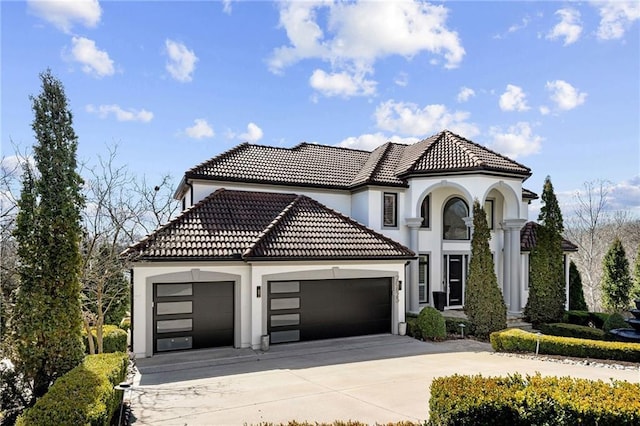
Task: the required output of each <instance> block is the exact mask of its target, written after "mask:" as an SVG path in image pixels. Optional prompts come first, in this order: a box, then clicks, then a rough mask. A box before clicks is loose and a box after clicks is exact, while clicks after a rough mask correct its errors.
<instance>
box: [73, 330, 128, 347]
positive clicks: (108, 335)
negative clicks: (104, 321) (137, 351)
mask: <svg viewBox="0 0 640 426" xmlns="http://www.w3.org/2000/svg"><path fill="white" fill-rule="evenodd" d="M91 333H92V334H93V343H94V348H96V351H97V349H98V343H97V342H98V341H97V340H96V330H95V328H92V329H91ZM82 341H83V342H84V347H85V353H87V354H88V353H89V342H88V340H87V333H86V331H84V330H83V331H82ZM126 351H127V332H126V331H125V330H123V329H122V328H120V327H118V326H117V325H103V326H102V352H103V353H111V352H126Z"/></svg>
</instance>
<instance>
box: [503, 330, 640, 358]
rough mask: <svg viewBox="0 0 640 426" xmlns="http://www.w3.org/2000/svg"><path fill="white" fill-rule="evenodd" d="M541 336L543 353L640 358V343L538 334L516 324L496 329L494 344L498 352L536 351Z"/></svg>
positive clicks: (541, 350) (583, 356) (580, 356)
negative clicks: (512, 326) (520, 328)
mask: <svg viewBox="0 0 640 426" xmlns="http://www.w3.org/2000/svg"><path fill="white" fill-rule="evenodd" d="M538 338H539V339H540V348H539V353H541V354H548V355H563V356H572V357H579V358H598V359H610V360H616V361H630V362H640V343H626V342H604V341H599V340H588V339H576V338H573V337H557V336H545V335H544V334H542V335H540V336H538V335H536V334H535V333H529V332H527V331H523V330H519V329H516V328H512V329H508V330H503V331H498V332H495V333H492V334H491V346H492V347H493V350H495V351H496V352H535V350H536V342H537V340H538Z"/></svg>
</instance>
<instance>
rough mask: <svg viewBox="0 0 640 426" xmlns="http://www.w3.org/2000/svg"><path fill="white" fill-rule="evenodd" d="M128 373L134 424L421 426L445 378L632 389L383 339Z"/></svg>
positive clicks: (597, 375) (597, 371) (631, 375)
mask: <svg viewBox="0 0 640 426" xmlns="http://www.w3.org/2000/svg"><path fill="white" fill-rule="evenodd" d="M137 366H138V368H139V370H140V373H139V374H137V375H136V378H135V381H134V390H133V391H131V395H130V397H131V405H132V411H133V416H134V417H133V419H134V422H135V423H134V424H136V425H243V424H257V423H260V422H286V421H289V420H308V421H311V422H322V421H333V420H338V419H340V420H349V419H351V420H360V421H363V422H367V423H372V424H375V423H376V422H380V423H382V422H390V421H398V420H413V421H423V420H425V419H426V418H427V415H428V401H429V385H430V384H431V381H432V379H433V378H434V377H439V376H445V375H451V374H454V373H459V374H477V373H482V374H483V375H487V376H495V375H505V374H508V373H515V372H519V373H522V374H527V373H535V372H540V373H541V374H543V375H557V376H567V375H569V376H573V377H583V378H589V379H603V380H609V379H610V378H615V379H619V380H628V381H632V382H638V381H640V371H638V370H615V369H610V368H602V367H592V366H579V365H567V364H562V363H557V362H549V361H538V360H530V359H522V358H517V357H509V356H505V355H500V354H494V353H492V352H491V347H490V346H489V345H488V344H485V343H480V342H475V341H472V340H453V341H447V342H444V343H437V344H436V343H425V342H419V341H417V340H415V339H412V338H410V337H406V336H405V337H401V336H391V335H385V336H369V337H358V338H349V339H336V340H328V341H321V342H308V343H296V344H288V345H277V346H272V347H271V349H270V351H269V352H266V353H262V352H260V351H255V352H254V351H252V350H250V349H242V350H233V349H218V350H204V351H193V352H185V353H179V354H163V355H161V356H156V357H153V358H149V359H141V360H138V361H137ZM127 396H128V395H125V398H126V397H127Z"/></svg>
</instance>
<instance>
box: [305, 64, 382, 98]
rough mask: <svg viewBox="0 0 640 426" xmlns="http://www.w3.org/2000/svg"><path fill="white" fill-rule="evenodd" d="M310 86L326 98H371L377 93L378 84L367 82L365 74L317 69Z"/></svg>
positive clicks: (310, 80) (310, 79)
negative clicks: (329, 71)
mask: <svg viewBox="0 0 640 426" xmlns="http://www.w3.org/2000/svg"><path fill="white" fill-rule="evenodd" d="M309 84H310V85H311V87H313V88H314V89H315V90H317V91H318V92H320V93H322V94H323V95H324V96H327V97H330V96H343V97H350V96H370V95H373V94H375V92H376V82H375V81H372V80H366V79H365V77H364V74H362V73H359V74H356V75H351V74H349V73H347V72H346V71H343V72H337V73H330V74H328V73H326V72H324V71H323V70H320V69H317V70H315V71H314V72H313V74H312V75H311V78H309Z"/></svg>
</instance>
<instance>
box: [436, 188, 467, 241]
mask: <svg viewBox="0 0 640 426" xmlns="http://www.w3.org/2000/svg"><path fill="white" fill-rule="evenodd" d="M468 216H469V207H468V206H467V203H465V202H464V200H463V199H462V198H458V197H454V198H451V199H450V200H449V201H447V203H446V204H445V205H444V212H443V213H442V222H443V225H444V228H443V230H444V232H443V234H444V235H443V237H444V239H445V240H468V239H469V228H467V225H466V224H465V223H464V218H465V217H468Z"/></svg>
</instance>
